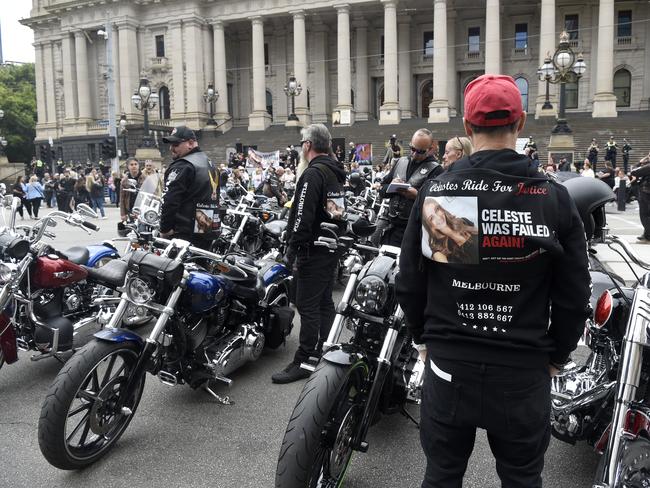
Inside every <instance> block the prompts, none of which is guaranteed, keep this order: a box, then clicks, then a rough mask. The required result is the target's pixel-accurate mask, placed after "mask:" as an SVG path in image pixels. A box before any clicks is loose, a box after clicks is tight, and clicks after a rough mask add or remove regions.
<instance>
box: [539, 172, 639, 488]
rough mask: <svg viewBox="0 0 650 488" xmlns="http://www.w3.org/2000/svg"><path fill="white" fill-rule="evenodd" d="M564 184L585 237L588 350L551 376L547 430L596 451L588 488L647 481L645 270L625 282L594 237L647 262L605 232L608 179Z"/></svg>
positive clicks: (621, 487)
mask: <svg viewBox="0 0 650 488" xmlns="http://www.w3.org/2000/svg"><path fill="white" fill-rule="evenodd" d="M563 184H564V185H565V186H566V187H567V189H568V190H569V193H570V194H571V197H572V198H573V200H574V201H575V203H576V206H577V208H578V211H579V212H580V215H581V217H582V220H583V223H584V227H585V232H586V235H587V238H588V241H589V254H590V256H589V258H590V259H589V262H590V266H591V270H590V274H591V279H592V285H593V292H592V299H591V301H592V308H593V309H594V313H593V318H592V319H591V320H589V321H588V322H587V324H586V327H585V335H584V342H585V345H586V346H587V348H588V351H589V352H588V357H587V358H586V360H584V361H579V363H580V364H576V363H575V362H571V363H569V364H568V365H566V366H565V367H564V368H563V370H562V371H561V372H560V373H559V374H558V375H557V376H555V377H554V378H553V381H552V383H551V400H552V403H551V425H552V433H553V435H554V436H555V437H556V438H558V439H560V440H562V441H565V442H568V443H570V444H575V443H576V442H579V441H584V442H587V443H589V444H590V445H591V446H593V447H594V449H595V450H596V451H597V452H598V453H601V454H603V457H602V458H601V462H600V465H599V468H598V470H597V474H596V477H595V481H594V485H593V486H594V488H637V487H639V488H640V487H644V488H645V487H647V486H650V484H648V483H650V389H649V388H648V386H649V380H650V355H649V356H648V357H645V355H644V353H645V351H646V349H647V348H648V347H650V335H649V334H650V329H649V328H648V324H650V315H649V312H648V310H650V308H649V305H650V291H649V290H648V284H649V283H650V275H648V274H646V275H645V276H644V277H637V278H638V281H637V284H636V286H633V287H630V286H627V285H626V284H625V281H624V280H623V279H622V278H620V277H619V276H617V275H615V274H613V273H612V272H610V271H609V270H608V269H607V268H606V267H605V266H603V265H602V263H601V262H600V261H599V259H598V253H597V250H596V249H595V248H594V246H593V244H596V243H600V244H603V245H606V246H608V247H609V248H611V249H612V250H614V251H616V252H617V253H618V254H619V255H620V256H622V257H623V258H624V259H625V261H626V262H627V264H628V265H630V264H635V265H637V266H639V267H641V268H642V269H644V270H646V271H650V264H648V263H645V262H643V261H642V260H641V259H640V258H639V257H638V256H637V255H636V253H635V252H634V250H633V249H632V248H631V247H630V246H629V244H627V243H626V242H625V241H624V240H623V239H620V238H619V237H617V236H613V235H608V234H607V227H606V216H605V203H607V202H608V201H612V200H613V199H614V197H613V194H612V192H611V190H610V189H609V186H607V185H606V184H604V183H603V182H601V181H597V180H593V179H590V178H574V179H570V180H567V181H565V182H564V183H563ZM630 268H631V269H633V268H632V266H630ZM633 270H634V269H633ZM644 483H645V484H644Z"/></svg>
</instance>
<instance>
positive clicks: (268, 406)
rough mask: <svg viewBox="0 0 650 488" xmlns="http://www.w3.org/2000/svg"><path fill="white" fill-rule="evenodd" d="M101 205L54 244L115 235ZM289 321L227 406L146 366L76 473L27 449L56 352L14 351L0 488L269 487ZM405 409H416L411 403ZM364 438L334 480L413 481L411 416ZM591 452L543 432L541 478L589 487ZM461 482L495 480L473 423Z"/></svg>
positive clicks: (614, 228)
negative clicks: (121, 412)
mask: <svg viewBox="0 0 650 488" xmlns="http://www.w3.org/2000/svg"><path fill="white" fill-rule="evenodd" d="M107 215H108V219H107V220H100V221H98V222H97V224H98V225H100V227H101V228H100V230H99V232H96V233H93V234H92V235H87V234H85V233H84V232H83V231H82V230H80V229H78V228H73V227H70V226H67V225H66V224H59V225H58V226H57V227H55V228H54V229H53V230H54V232H55V233H56V234H57V238H56V239H55V240H54V245H55V246H56V247H57V248H59V249H62V250H63V249H65V248H66V247H69V246H72V245H85V244H90V243H97V242H101V241H102V240H104V239H109V238H111V237H115V236H116V225H117V221H118V219H119V215H118V211H117V209H115V208H108V209H107ZM608 222H609V225H610V228H611V232H612V233H615V234H618V235H621V236H623V237H624V238H625V239H626V240H628V241H629V242H631V243H632V246H633V247H634V249H635V250H636V251H637V252H638V253H639V255H640V256H641V257H642V258H644V259H646V260H647V261H650V246H649V245H639V244H636V242H635V237H636V236H637V235H639V234H640V233H641V226H640V224H639V218H638V209H637V207H636V205H633V206H631V207H628V210H627V211H626V212H622V213H619V212H617V211H616V209H615V208H608ZM25 223H29V221H28V220H26V221H25ZM597 251H598V254H599V256H600V257H601V259H603V260H605V261H606V262H607V263H608V266H610V267H611V268H612V270H614V271H616V272H617V273H619V274H621V275H623V276H624V277H625V279H626V280H633V279H634V276H633V274H632V273H631V272H630V271H629V270H626V269H625V267H624V266H623V264H622V259H621V258H620V257H618V256H616V255H615V254H614V253H612V251H610V250H609V249H606V248H603V246H597ZM340 293H341V290H338V291H337V294H338V295H337V296H336V297H335V301H336V299H337V298H338V297H339V296H340ZM298 331H299V326H298V324H296V326H295V327H294V330H293V332H292V334H291V336H290V337H289V338H288V341H287V345H286V346H285V347H281V348H279V349H278V350H277V351H266V352H265V353H264V354H263V356H262V357H261V358H260V359H259V360H258V361H257V362H256V363H252V364H248V365H247V366H245V367H244V368H242V369H241V370H239V371H237V372H235V373H234V374H233V375H232V379H233V380H234V383H233V386H232V387H231V388H230V389H228V388H227V387H226V386H219V387H218V388H217V389H216V392H217V393H218V394H220V395H228V396H230V398H231V399H232V401H233V402H234V404H233V405H229V406H224V405H220V404H218V403H217V402H216V401H215V400H213V399H212V397H210V396H209V395H208V394H207V393H205V392H203V391H194V390H191V389H190V388H189V387H187V386H176V387H168V386H165V385H162V384H161V383H160V382H159V381H158V379H157V378H155V377H152V376H148V377H147V383H146V386H145V391H144V395H143V397H142V401H141V402H140V406H139V408H138V410H137V412H136V414H135V417H134V419H133V421H132V422H131V425H130V426H129V428H128V429H127V430H126V432H125V433H124V435H123V436H122V438H121V439H120V440H119V441H118V443H117V444H116V445H115V447H114V448H113V450H112V451H111V452H110V453H109V454H108V455H107V456H106V457H104V458H103V459H102V460H100V461H99V462H97V463H95V464H94V465H93V466H91V467H89V468H87V469H85V470H83V471H77V472H66V471H60V470H57V469H55V468H53V467H52V466H50V465H49V464H48V463H47V462H46V461H45V459H44V458H43V457H42V455H41V453H40V450H39V448H38V439H37V425H38V418H39V415H40V409H41V404H42V402H43V399H44V396H45V392H46V391H47V388H48V387H49V385H50V384H51V382H52V380H53V378H54V377H55V375H56V374H57V372H58V370H59V368H60V363H58V362H57V361H55V360H44V361H39V362H32V361H30V360H29V356H30V354H28V353H21V354H20V360H19V361H18V362H17V363H15V364H13V365H5V366H4V367H3V368H2V370H0V488H5V487H7V488H10V487H11V488H23V487H24V488H39V487H48V488H52V487H55V488H59V487H60V488H86V487H95V486H101V487H104V488H137V487H149V486H164V487H170V488H171V487H179V488H180V487H183V488H193V487H206V488H207V487H209V488H271V487H273V486H274V474H275V467H276V463H277V456H278V452H279V448H280V444H281V442H282V437H283V435H284V431H285V428H286V425H287V421H288V418H289V415H290V413H291V411H292V409H293V406H294V403H295V401H296V399H297V397H298V394H299V393H300V390H301V389H302V386H303V382H302V381H301V382H297V383H293V384H290V385H274V384H272V383H271V378H270V376H271V374H272V373H273V372H275V371H278V370H280V369H282V368H283V367H284V366H285V365H286V364H287V363H288V362H289V361H290V360H291V358H292V357H293V353H294V351H295V349H296V347H297V336H298ZM409 410H410V412H411V413H412V414H413V415H414V416H415V417H418V416H419V415H418V408H417V407H415V406H410V408H409ZM368 442H369V445H370V448H369V450H368V452H367V453H366V454H359V453H356V454H355V455H354V457H353V459H352V463H351V466H350V468H349V469H348V474H347V478H346V482H345V486H346V488H382V487H386V488H389V487H390V488H396V487H401V488H411V487H412V488H416V487H419V486H420V484H421V481H422V478H423V473H424V466H425V461H424V457H423V455H422V452H421V448H420V444H419V432H418V430H417V428H416V427H415V426H414V424H413V423H411V422H410V421H409V420H407V419H406V418H405V417H403V416H401V415H399V414H397V415H392V416H385V417H383V418H382V420H381V421H380V422H379V423H378V424H376V425H374V426H373V427H372V428H371V430H370V433H369V438H368ZM597 463H598V456H597V455H596V454H595V453H594V452H593V451H592V450H591V449H590V448H589V446H587V445H584V444H578V445H576V446H570V445H568V444H564V443H561V442H559V441H557V440H555V439H552V440H551V445H550V447H549V450H548V452H547V455H546V464H545V466H546V467H545V470H544V486H545V487H547V488H578V487H590V486H591V481H592V479H593V478H592V477H593V473H594V472H595V469H596V465H597ZM463 486H465V487H467V488H479V487H480V488H492V487H495V488H496V487H498V486H500V483H499V480H498V477H497V475H496V471H495V465H494V459H493V457H492V455H491V453H490V450H489V445H488V443H487V439H486V437H485V435H484V433H483V432H481V431H479V433H478V434H477V438H476V445H475V449H474V452H473V455H472V457H471V459H470V461H469V465H468V468H467V474H466V477H465V482H464V485H463Z"/></svg>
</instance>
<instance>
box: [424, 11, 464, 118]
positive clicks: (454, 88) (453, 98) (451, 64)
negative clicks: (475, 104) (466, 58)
mask: <svg viewBox="0 0 650 488" xmlns="http://www.w3.org/2000/svg"><path fill="white" fill-rule="evenodd" d="M456 19H457V15H456V12H449V13H448V14H447V66H448V68H447V101H448V102H449V116H450V117H456V115H457V111H456V109H457V105H458V74H457V72H456ZM429 113H431V111H429Z"/></svg>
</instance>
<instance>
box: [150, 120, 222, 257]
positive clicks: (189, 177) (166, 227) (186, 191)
mask: <svg viewBox="0 0 650 488" xmlns="http://www.w3.org/2000/svg"><path fill="white" fill-rule="evenodd" d="M163 142H164V143H165V144H169V145H170V146H169V150H170V152H171V155H172V159H173V161H172V163H171V164H170V165H169V167H168V168H167V171H165V194H164V196H163V202H162V207H161V215H160V233H161V235H162V236H163V237H167V238H170V239H171V238H178V239H184V240H186V241H190V242H191V243H192V244H193V245H194V246H197V247H200V248H203V249H207V248H208V247H209V246H210V239H208V238H206V237H203V236H201V235H200V234H198V233H195V225H194V224H195V219H196V213H197V204H199V203H209V202H215V203H216V204H218V202H219V175H218V173H217V170H216V167H215V165H214V164H213V163H212V161H210V159H209V158H208V155H207V154H205V153H204V152H203V151H201V149H200V148H199V144H198V142H197V141H196V135H195V134H194V131H193V130H192V129H190V128H188V127H185V126H184V125H182V126H179V127H176V128H175V129H174V130H173V131H172V133H171V134H170V135H169V136H167V137H163Z"/></svg>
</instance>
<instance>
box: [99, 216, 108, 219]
mask: <svg viewBox="0 0 650 488" xmlns="http://www.w3.org/2000/svg"><path fill="white" fill-rule="evenodd" d="M107 218H108V217H106V215H104V216H103V217H99V220H106V219H107Z"/></svg>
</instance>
